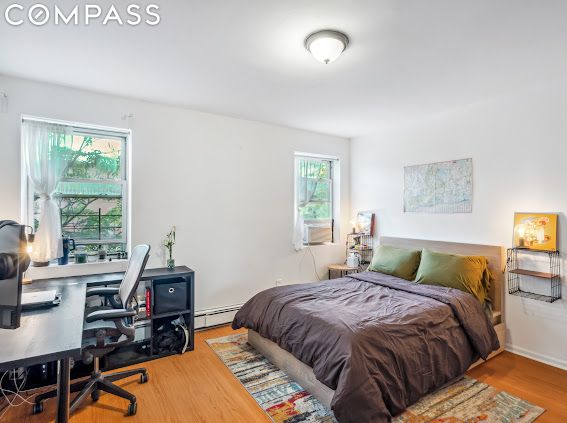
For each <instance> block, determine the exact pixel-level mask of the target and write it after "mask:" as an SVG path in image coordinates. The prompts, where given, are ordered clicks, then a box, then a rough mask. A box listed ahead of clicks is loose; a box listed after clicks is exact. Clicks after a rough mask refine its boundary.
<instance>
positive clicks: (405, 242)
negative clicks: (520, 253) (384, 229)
mask: <svg viewBox="0 0 567 423" xmlns="http://www.w3.org/2000/svg"><path fill="white" fill-rule="evenodd" d="M380 244H384V245H390V246H392V247H397V248H405V249H410V250H423V249H424V248H427V249H428V250H431V251H436V252H438V253H452V254H462V255H467V256H484V257H486V259H487V260H488V268H489V269H490V271H491V272H492V275H493V276H494V283H493V284H492V286H491V287H490V298H491V299H492V309H493V310H494V311H495V312H500V313H502V311H503V305H504V304H503V293H504V291H503V289H504V266H505V263H506V260H505V258H504V257H505V256H504V248H502V247H498V246H495V245H481V244H462V243H459V242H445V241H428V240H425V239H409V238H393V237H386V236H383V237H381V238H380ZM502 315H503V313H502Z"/></svg>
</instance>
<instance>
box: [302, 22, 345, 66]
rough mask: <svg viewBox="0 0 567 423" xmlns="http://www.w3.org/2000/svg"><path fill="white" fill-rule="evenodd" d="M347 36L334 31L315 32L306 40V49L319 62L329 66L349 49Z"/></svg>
mask: <svg viewBox="0 0 567 423" xmlns="http://www.w3.org/2000/svg"><path fill="white" fill-rule="evenodd" d="M348 43H349V39H348V37H347V36H346V34H343V33H342V32H339V31H334V30H332V29H324V30H322V31H317V32H314V33H313V34H311V35H309V36H308V37H307V38H306V39H305V48H306V49H307V51H309V52H310V53H311V54H312V55H313V57H314V58H315V59H317V60H318V61H319V62H321V63H324V64H326V65H328V64H329V63H331V62H334V61H335V60H336V59H337V58H338V57H339V56H340V55H341V53H342V52H343V51H345V49H346V48H347V47H348Z"/></svg>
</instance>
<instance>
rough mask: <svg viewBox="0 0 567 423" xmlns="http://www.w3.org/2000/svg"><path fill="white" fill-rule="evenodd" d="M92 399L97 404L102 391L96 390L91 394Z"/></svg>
mask: <svg viewBox="0 0 567 423" xmlns="http://www.w3.org/2000/svg"><path fill="white" fill-rule="evenodd" d="M91 398H92V399H93V401H94V402H97V401H98V400H99V398H100V391H99V390H98V389H96V390H94V391H93V392H92V393H91Z"/></svg>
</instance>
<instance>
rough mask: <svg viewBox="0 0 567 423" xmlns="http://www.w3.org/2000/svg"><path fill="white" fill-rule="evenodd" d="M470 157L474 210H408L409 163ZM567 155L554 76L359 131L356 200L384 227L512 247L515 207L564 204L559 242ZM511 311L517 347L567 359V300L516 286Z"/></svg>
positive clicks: (565, 101) (565, 99) (566, 117)
mask: <svg viewBox="0 0 567 423" xmlns="http://www.w3.org/2000/svg"><path fill="white" fill-rule="evenodd" d="M467 157H472V158H473V168H474V170H473V172H474V202H473V212H472V213H471V214H417V213H415V214H410V213H403V197H402V196H403V167H404V166H406V165H414V164H422V163H430V162H437V161H443V160H452V159H461V158H467ZM566 160H567V87H566V86H565V85H561V84H554V85H550V86H548V87H540V88H538V89H533V90H530V91H527V90H526V91H524V92H522V93H519V94H517V95H515V96H508V97H504V98H496V99H492V100H490V101H487V102H485V103H479V104H473V105H471V106H469V107H466V108H463V109H459V110H452V111H448V112H447V113H444V114H441V115H436V116H431V117H429V118H427V119H423V120H421V121H419V122H407V123H406V124H404V125H400V126H398V127H390V128H384V130H382V131H381V132H379V133H376V134H373V135H371V136H364V137H360V138H356V139H354V140H352V142H351V168H352V170H351V200H352V203H351V205H352V209H353V210H376V213H377V224H378V231H379V234H380V235H385V236H398V237H413V238H422V239H432V240H444V241H455V242H470V243H481V244H494V245H502V246H505V247H510V246H511V240H512V227H513V216H514V212H515V211H532V212H537V211H540V212H559V213H560V222H559V230H560V240H559V248H560V249H564V250H567V221H566V219H565V216H566V215H565V213H566V211H567V161H566ZM566 253H567V252H564V254H563V257H566V256H567V254H566ZM563 264H565V260H563ZM562 269H563V273H565V271H566V270H567V269H565V266H564V265H563V267H562ZM564 280H565V279H564ZM540 283H542V282H540ZM563 296H564V297H565V298H567V289H566V286H565V284H564V285H563ZM505 317H506V321H507V326H508V349H510V350H512V351H515V352H518V353H522V354H526V355H530V356H531V357H533V358H536V359H539V360H543V361H547V362H549V363H552V364H555V365H558V366H561V367H564V368H567V331H566V328H567V301H565V300H563V301H560V302H556V303H554V304H547V303H543V302H539V301H535V300H529V299H522V298H519V297H515V296H510V295H508V294H507V295H506V316H505Z"/></svg>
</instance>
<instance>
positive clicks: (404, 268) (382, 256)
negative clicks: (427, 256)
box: [368, 245, 421, 281]
mask: <svg viewBox="0 0 567 423" xmlns="http://www.w3.org/2000/svg"><path fill="white" fill-rule="evenodd" d="M420 257H421V251H414V250H402V249H400V248H394V247H389V246H387V245H379V246H378V248H376V251H375V252H374V256H373V257H372V262H371V263H370V266H368V270H370V271H372V272H379V273H385V274H386V275H392V276H397V277H398V278H402V279H406V280H408V281H413V280H414V279H415V272H417V268H418V267H419V260H420Z"/></svg>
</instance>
